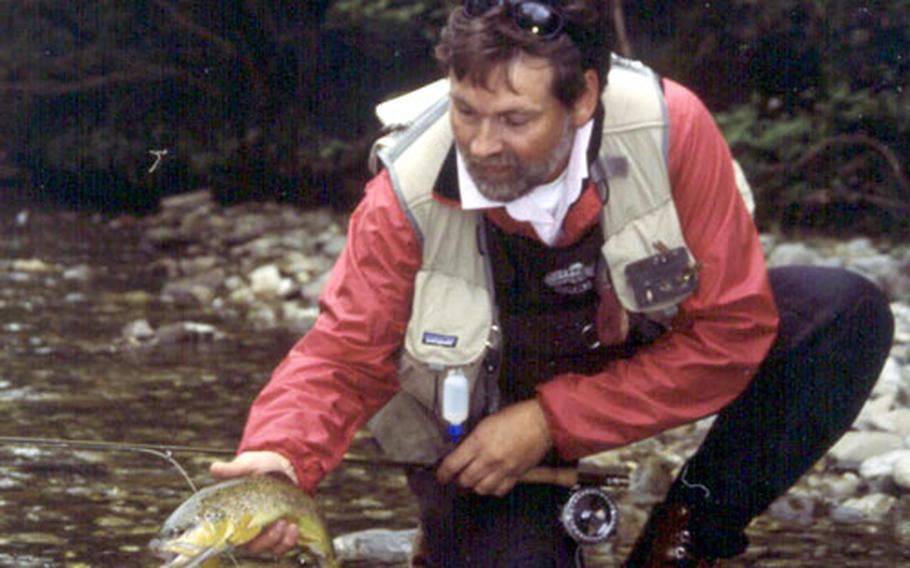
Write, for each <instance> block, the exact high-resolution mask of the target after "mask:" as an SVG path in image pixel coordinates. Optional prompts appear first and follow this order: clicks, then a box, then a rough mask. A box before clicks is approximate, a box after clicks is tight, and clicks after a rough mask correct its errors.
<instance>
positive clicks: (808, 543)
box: [0, 206, 910, 568]
mask: <svg viewBox="0 0 910 568" xmlns="http://www.w3.org/2000/svg"><path fill="white" fill-rule="evenodd" d="M20 211H21V209H19V208H12V207H9V206H3V209H2V210H0V413H2V416H3V419H2V421H0V436H31V437H48V438H70V439H84V440H103V441H109V442H133V443H151V444H156V443H166V444H181V445H195V446H208V447H218V448H224V449H227V450H230V449H232V448H233V447H234V445H235V444H236V442H237V439H238V437H239V435H240V432H241V429H242V426H243V422H244V418H245V414H246V411H247V408H248V407H249V403H250V401H251V400H252V398H253V396H254V395H255V393H256V392H257V391H258V390H259V388H260V387H261V386H262V385H263V384H264V383H265V381H266V380H267V379H268V376H269V374H270V372H271V370H272V368H273V367H274V365H275V364H276V363H277V362H278V360H279V359H280V358H281V356H283V354H284V353H285V352H286V351H287V349H288V348H289V347H290V346H291V345H292V344H293V342H294V341H295V339H296V337H294V336H292V335H291V334H289V333H285V332H281V331H274V332H263V331H261V330H253V329H249V328H248V327H246V326H245V325H243V324H242V323H241V322H239V321H237V320H234V319H230V318H223V317H222V316H220V315H219V313H217V312H215V311H213V310H211V309H203V308H198V307H188V306H182V305H177V304H172V303H163V302H161V301H160V299H159V295H158V289H159V287H160V284H161V282H160V281H159V279H158V278H157V277H156V276H155V274H154V273H153V272H152V271H150V270H149V268H148V266H149V263H150V261H152V260H154V259H153V258H152V254H154V253H152V252H148V251H143V250H141V247H139V246H138V243H139V239H138V235H136V234H134V232H133V231H132V230H131V229H130V225H129V223H128V222H126V221H123V220H121V221H119V222H118V223H116V224H114V225H113V226H112V224H111V223H109V222H107V221H104V220H101V219H98V218H93V217H91V216H87V215H77V214H73V213H63V212H55V213H50V212H39V211H32V212H31V213H30V214H28V215H27V218H24V215H19V217H18V219H17V213H19V212H20ZM139 319H146V320H148V321H149V322H150V323H151V324H152V326H153V327H157V326H159V325H162V324H166V323H172V322H180V321H194V322H202V323H210V324H212V325H214V326H215V327H217V328H218V329H219V330H220V331H221V332H223V333H225V334H227V340H226V341H223V342H214V343H207V342H191V343H184V344H177V345H172V346H170V347H167V348H155V349H149V350H137V349H131V348H129V346H128V345H125V344H124V343H123V340H122V330H123V328H124V326H125V325H126V324H128V323H129V322H133V321H136V320H139ZM176 458H177V459H178V461H179V462H180V463H181V465H182V466H183V467H184V468H185V469H186V470H187V471H188V473H189V474H190V476H191V477H192V479H193V480H194V481H195V482H196V483H197V484H198V485H205V484H208V483H210V482H211V479H210V478H209V477H208V474H207V466H208V463H209V462H210V461H212V459H214V456H211V455H193V454H180V455H177V456H176ZM188 494H189V489H188V486H187V483H186V481H185V480H184V479H183V478H182V477H181V475H180V474H179V472H178V471H177V470H176V469H175V468H174V467H172V466H171V465H170V464H169V463H168V462H167V461H165V460H164V459H162V458H160V457H156V456H154V455H149V454H146V453H138V452H98V451H86V450H71V449H65V448H52V447H38V446H28V445H0V566H16V567H32V566H35V567H39V566H40V567H44V566H68V567H73V568H76V567H84V566H156V565H157V562H156V561H155V559H153V558H152V557H151V556H150V555H149V554H148V553H147V552H146V543H147V542H148V540H149V539H150V538H151V537H152V536H153V535H154V533H155V532H156V531H157V529H158V527H159V526H160V524H161V522H162V521H163V520H164V518H165V517H166V516H167V515H168V513H169V512H170V511H171V510H173V509H174V508H175V507H176V506H177V505H178V504H179V503H180V502H181V501H182V500H183V499H185V498H186V497H187V496H188ZM319 500H320V502H321V504H322V506H323V510H324V512H325V516H326V520H327V523H328V524H329V526H330V529H331V530H332V532H333V533H334V534H341V533H344V532H348V531H353V530H359V529H365V528H374V527H383V528H391V529H403V528H411V527H413V526H414V525H415V509H414V506H413V503H412V502H411V500H410V497H409V495H408V493H407V490H406V489H405V487H404V484H403V477H402V474H401V472H399V471H397V470H388V469H376V468H372V467H369V468H368V467H364V466H362V465H345V466H342V467H341V468H340V469H339V470H338V471H336V472H334V473H333V474H332V475H331V476H329V478H328V479H326V481H325V482H324V483H323V485H322V486H321V487H320V493H319ZM894 530H895V529H894V527H893V526H891V525H864V524H857V525H834V524H832V523H831V522H830V521H825V520H822V521H819V522H818V523H816V524H815V525H813V526H811V527H802V526H798V525H781V524H780V523H778V522H776V521H774V520H772V519H770V518H764V517H763V518H761V519H759V520H758V521H757V522H756V525H755V528H754V530H753V531H752V533H751V537H752V540H753V543H754V545H753V547H752V549H751V550H750V552H749V553H748V554H747V555H746V556H745V557H743V558H741V559H737V560H736V561H734V562H730V563H729V564H725V566H769V567H770V566H801V567H802V566H825V567H827V566H831V567H833V566H857V567H859V566H862V567H869V566H901V565H906V564H907V563H910V556H908V554H907V553H906V552H905V550H904V548H903V547H901V546H900V545H898V544H897V541H896V540H895V537H894ZM630 544H631V542H630V539H629V538H628V537H622V539H620V541H619V542H616V543H613V545H611V546H607V547H604V548H602V549H601V550H600V551H596V552H592V553H591V554H589V556H588V557H589V564H591V565H594V566H613V565H617V564H618V562H617V561H616V558H617V557H618V556H617V557H614V556H613V550H614V549H619V550H621V551H622V552H625V551H626V550H627V547H628V546H629V545H630ZM228 565H229V564H228Z"/></svg>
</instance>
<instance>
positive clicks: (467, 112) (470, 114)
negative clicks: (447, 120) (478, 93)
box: [455, 106, 477, 118]
mask: <svg viewBox="0 0 910 568" xmlns="http://www.w3.org/2000/svg"><path fill="white" fill-rule="evenodd" d="M455 110H457V111H458V114H460V115H461V116H463V117H464V118H474V116H476V114H477V113H475V112H474V109H471V108H465V107H460V106H457V107H455Z"/></svg>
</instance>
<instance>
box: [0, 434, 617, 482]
mask: <svg viewBox="0 0 910 568" xmlns="http://www.w3.org/2000/svg"><path fill="white" fill-rule="evenodd" d="M0 444H3V445H22V446H50V447H63V448H76V449H84V450H96V451H105V452H146V453H154V454H164V455H166V456H172V455H173V454H202V455H212V456H234V455H236V452H235V451H234V450H230V449H227V448H219V447H214V446H190V445H177V444H148V443H132V442H107V441H99V440H79V439H69V438H41V437H31V436H0ZM342 462H344V463H348V464H352V465H369V466H374V467H384V468H398V469H404V470H408V469H428V468H432V467H433V465H432V464H427V463H422V462H408V461H400V460H390V459H385V458H381V457H365V456H358V455H353V454H345V455H344V457H343V458H342ZM521 480H522V481H523V482H524V483H549V484H552V485H560V486H563V487H574V486H576V485H599V486H607V487H620V486H624V485H627V484H628V473H627V472H626V471H625V468H622V467H609V466H598V465H593V464H587V463H583V464H579V466H578V467H577V468H565V467H544V466H541V467H535V468H532V469H531V470H529V471H528V472H527V473H526V474H525V475H524V476H522V479H521Z"/></svg>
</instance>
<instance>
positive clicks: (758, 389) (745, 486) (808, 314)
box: [668, 267, 894, 557]
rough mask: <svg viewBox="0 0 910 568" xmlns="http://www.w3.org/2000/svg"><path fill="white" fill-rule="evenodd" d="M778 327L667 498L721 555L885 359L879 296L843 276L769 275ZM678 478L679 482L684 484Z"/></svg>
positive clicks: (837, 422) (788, 270)
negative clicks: (691, 516)
mask: <svg viewBox="0 0 910 568" xmlns="http://www.w3.org/2000/svg"><path fill="white" fill-rule="evenodd" d="M770 278H771V286H772V288H773V291H774V297H775V301H776V303H777V306H778V310H779V312H780V316H781V323H780V330H779V333H778V338H777V340H776V341H775V343H774V345H773V347H772V348H771V351H770V353H769V355H768V357H767V359H766V360H765V362H764V363H763V364H762V366H761V368H760V370H759V372H758V373H757V375H756V376H755V378H754V379H753V381H752V383H751V384H750V385H749V387H747V389H746V390H745V392H743V394H742V395H740V397H739V398H737V399H736V400H735V401H734V402H733V403H731V404H730V405H729V406H727V407H726V408H724V409H723V410H722V411H721V412H720V413H719V414H718V417H717V420H716V421H715V423H714V425H713V426H712V428H711V430H710V431H709V433H708V435H707V437H706V438H705V441H704V443H703V444H702V446H701V447H700V448H699V450H698V452H697V453H696V454H695V456H693V457H692V459H691V460H690V461H689V463H688V464H687V466H686V467H685V468H684V469H683V471H682V474H681V475H680V478H678V479H677V480H676V481H675V483H674V485H673V487H672V488H671V490H670V494H669V496H668V500H674V499H681V500H683V501H687V502H689V503H690V505H692V508H693V509H695V510H697V511H698V518H699V522H698V527H697V532H698V533H700V534H697V535H696V538H697V539H698V540H700V541H701V544H702V546H703V547H705V548H706V549H708V550H711V551H712V552H713V553H714V554H715V555H716V556H717V557H729V556H733V555H736V554H739V553H741V552H742V551H744V550H745V548H746V546H747V544H748V541H747V540H746V537H745V535H744V529H745V527H746V526H747V525H748V524H749V522H750V521H751V520H752V519H753V518H754V517H756V516H757V515H759V514H760V513H762V512H763V511H764V510H765V509H766V508H767V507H768V506H769V505H770V504H771V503H772V502H773V501H774V500H775V499H776V498H777V497H779V496H781V495H782V494H784V493H785V492H786V491H787V489H789V488H790V487H791V486H792V485H793V484H794V483H796V481H797V480H798V479H799V478H800V476H802V475H803V474H804V473H805V472H806V471H807V470H808V469H809V468H810V467H811V466H812V465H813V464H814V463H815V462H816V461H817V460H818V459H820V458H821V457H822V456H823V455H824V454H825V453H826V452H827V450H828V449H829V448H830V447H831V446H832V445H833V444H834V443H835V442H836V441H837V440H838V439H839V438H840V437H841V436H842V435H843V434H844V432H846V431H847V429H849V427H850V425H851V424H852V423H853V421H854V420H855V418H856V416H857V414H858V413H859V411H860V409H861V408H862V406H863V404H864V402H865V401H866V399H867V397H868V396H869V393H870V391H871V389H872V387H873V386H874V384H875V382H876V380H877V378H878V376H879V373H880V372H881V369H882V366H883V365H884V362H885V360H886V358H887V356H888V352H889V350H890V347H891V341H892V336H893V332H894V321H893V318H892V315H891V312H890V308H889V305H888V301H887V299H886V298H885V296H884V294H882V292H881V291H879V290H878V288H876V287H875V286H874V285H873V284H871V283H870V282H868V281H867V280H865V279H864V278H862V277H860V276H858V275H856V274H853V273H851V272H848V271H846V270H839V269H831V268H821V267H782V268H778V269H773V270H771V271H770ZM683 477H684V479H683Z"/></svg>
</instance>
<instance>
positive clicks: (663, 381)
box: [538, 81, 777, 459]
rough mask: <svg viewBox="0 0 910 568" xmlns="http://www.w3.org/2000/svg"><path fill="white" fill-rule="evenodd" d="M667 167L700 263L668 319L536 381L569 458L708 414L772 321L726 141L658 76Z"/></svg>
mask: <svg viewBox="0 0 910 568" xmlns="http://www.w3.org/2000/svg"><path fill="white" fill-rule="evenodd" d="M665 93H666V99H667V105H668V113H669V128H670V149H669V154H670V155H669V168H670V182H671V185H672V188H673V196H674V200H675V203H676V207H677V211H678V214H679V217H680V221H681V224H682V229H683V233H684V235H685V238H686V242H687V244H688V245H689V248H690V250H691V252H692V253H693V255H694V256H695V257H696V259H697V260H698V261H700V262H701V264H702V267H701V270H700V272H699V286H698V289H697V291H696V292H695V293H694V294H693V295H692V296H690V297H689V298H688V299H686V300H685V301H684V302H683V304H682V305H681V306H680V313H679V314H678V316H677V319H676V320H675V322H676V324H677V325H674V327H673V329H671V330H670V331H669V332H667V333H665V334H664V335H663V336H662V337H661V338H660V339H658V340H657V341H656V342H655V343H654V344H653V345H650V346H648V347H646V348H643V349H641V350H639V351H638V352H637V353H636V354H635V355H634V356H633V357H632V358H629V359H625V360H619V361H613V362H611V363H609V364H608V366H607V367H606V368H605V369H604V370H603V371H602V372H601V373H599V374H596V375H593V376H583V375H577V374H566V375H560V376H558V377H555V378H554V379H553V380H551V381H550V382H548V383H546V384H544V385H542V386H541V387H539V389H538V400H539V401H540V403H541V405H542V406H543V409H544V412H545V414H546V416H547V419H548V422H549V425H550V430H551V433H552V436H553V440H554V444H555V446H556V448H557V450H558V451H559V453H560V454H561V455H562V456H563V457H565V458H569V459H571V458H578V457H582V456H585V455H589V454H592V453H595V452H598V451H603V450H607V449H611V448H616V447H619V446H623V445H626V444H629V443H631V442H634V441H637V440H641V439H644V438H647V437H650V436H652V435H654V434H657V433H659V432H661V431H664V430H666V429H669V428H673V427H675V426H679V425H681V424H685V423H687V422H691V421H693V420H696V419H699V418H702V417H704V416H707V415H710V414H713V413H716V412H717V411H718V410H720V409H721V408H723V407H724V406H726V405H727V404H729V403H730V402H731V401H732V400H733V399H734V398H736V396H737V395H738V394H740V393H741V392H742V391H743V389H745V387H746V385H747V384H748V383H749V381H750V380H751V378H752V377H753V375H754V373H755V371H756V369H757V367H758V366H759V365H760V364H761V362H762V360H763V359H764V357H765V355H766V353H767V351H768V349H769V348H770V346H771V343H772V342H773V340H774V337H775V334H776V329H777V310H776V307H775V305H774V302H773V298H772V296H771V291H770V286H769V283H768V278H767V272H766V268H765V262H764V256H763V252H762V248H761V245H760V243H759V239H758V233H757V231H756V229H755V226H754V225H753V222H752V219H751V217H750V215H749V213H748V211H747V210H746V208H745V205H744V203H743V200H742V198H741V197H740V195H739V194H738V191H737V189H736V184H735V181H734V174H733V168H732V165H731V156H730V152H729V149H728V147H727V145H726V143H725V141H724V140H723V138H722V136H721V134H720V132H719V131H718V129H717V127H716V126H715V124H714V122H713V120H712V118H711V116H710V114H709V113H708V111H707V109H705V107H704V105H703V104H702V103H701V102H700V101H699V100H698V98H697V97H695V95H693V94H692V93H691V92H689V91H688V90H686V89H684V88H683V87H681V86H679V85H677V84H675V83H673V82H670V81H665Z"/></svg>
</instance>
